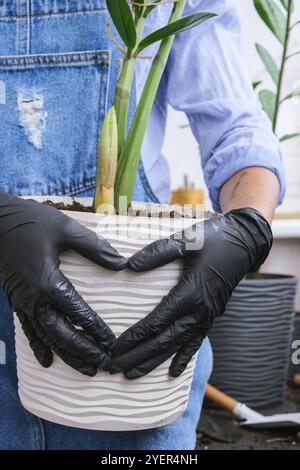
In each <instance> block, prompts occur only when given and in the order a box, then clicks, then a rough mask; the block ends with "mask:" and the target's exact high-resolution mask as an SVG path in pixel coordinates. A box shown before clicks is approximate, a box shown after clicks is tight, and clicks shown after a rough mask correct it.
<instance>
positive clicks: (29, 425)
mask: <svg viewBox="0 0 300 470" xmlns="http://www.w3.org/2000/svg"><path fill="white" fill-rule="evenodd" d="M106 23H107V11H106V9H105V1H104V0H81V1H75V0H68V1H67V0H53V1H48V0H31V1H29V0H17V1H14V2H12V1H8V0H6V1H5V0H4V1H2V2H1V4H0V123H1V125H0V164H1V172H0V188H1V189H2V190H4V191H7V192H10V193H12V194H16V195H20V196H21V195H29V194H30V195H43V194H47V195H80V196H92V194H93V189H94V185H95V166H96V159H97V147H98V137H99V129H100V128H101V123H102V121H103V118H104V115H105V111H106V109H107V107H108V106H109V104H110V103H111V101H112V98H113V92H114V88H115V84H116V79H117V76H118V59H119V51H118V50H117V48H116V47H114V46H113V44H112V42H111V41H110V39H109V38H108V35H107V33H106ZM133 101H134V100H133ZM132 108H133V104H132ZM134 198H135V199H136V200H144V201H151V200H155V198H154V197H152V193H151V188H150V185H149V183H148V181H147V176H146V174H145V172H144V170H143V165H142V164H141V165H140V169H139V175H138V178H137V182H136V187H135V195H134ZM0 341H1V344H2V345H3V344H5V349H6V358H4V357H2V362H6V363H5V364H1V358H0V393H1V405H0V406H1V409H0V449H26V450H27V449H37V450H39V449H56V450H60V449H91V450H93V449H96V450H125V449H146V450H147V449H149V450H150V449H156V450H160V449H178V450H179V449H192V448H194V447H195V437H196V433H195V430H196V426H197V422H198V419H199V416H200V411H201V406H202V400H203V393H204V387H205V384H206V382H207V380H208V377H209V374H210V371H211V365H212V364H211V363H212V354H211V349H210V345H209V342H208V341H206V342H205V343H204V345H203V346H202V348H201V350H200V353H199V356H198V361H197V367H196V371H195V374H194V380H193V385H192V390H191V394H190V400H189V405H188V408H187V410H186V412H185V414H184V416H183V417H182V418H180V419H179V420H177V421H176V422H175V423H173V424H171V425H168V426H164V427H161V428H158V429H153V430H147V431H142V432H141V431H138V432H126V433H121V432H119V433H118V432H97V431H87V430H80V429H74V428H69V427H64V426H60V425H56V424H53V423H50V422H47V421H44V420H41V419H39V418H37V417H35V416H33V415H31V414H30V413H28V412H27V411H26V410H25V409H24V408H23V407H22V405H21V403H20V401H19V398H18V392H17V375H16V358H15V349H14V327H13V317H12V312H11V309H10V307H9V305H8V303H7V300H6V298H5V295H4V294H3V292H2V290H1V291H0ZM2 349H3V348H2ZM2 356H3V354H2ZM4 359H5V361H4Z"/></svg>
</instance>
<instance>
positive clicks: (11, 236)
mask: <svg viewBox="0 0 300 470" xmlns="http://www.w3.org/2000/svg"><path fill="white" fill-rule="evenodd" d="M65 248H70V249H72V250H75V251H76V252H77V253H79V254H80V255H82V256H85V257H86V258H88V259H89V260H91V261H93V262H94V263H97V264H98V265H100V266H103V267H105V268H109V269H112V270H121V269H123V268H125V267H126V263H127V260H126V259H125V258H123V257H122V256H120V255H119V254H118V253H117V251H116V250H115V249H114V248H112V246H111V245H110V244H109V243H108V242H107V241H105V240H104V239H103V238H100V237H98V236H97V235H96V234H95V233H94V232H92V231H90V230H88V229H87V228H85V227H84V226H82V225H81V224H79V223H77V222H76V221H74V220H73V219H71V218H69V217H67V216H65V215H63V214H62V213H61V212H60V211H58V210H57V209H55V208H53V207H49V206H46V205H43V204H40V203H38V202H35V201H32V200H27V201H25V200H23V199H20V198H17V197H13V196H10V195H8V194H6V193H0V278H1V280H2V281H3V282H4V289H5V292H6V294H7V296H8V299H9V301H10V304H11V306H12V307H13V309H14V310H15V312H16V313H17V315H18V318H19V320H20V322H21V324H22V328H23V331H24V333H25V335H26V336H27V338H28V340H29V342H30V346H31V348H32V350H33V352H34V354H35V357H36V358H37V360H38V361H39V363H40V364H41V365H42V366H44V367H49V366H50V365H51V363H52V351H53V352H55V353H56V354H57V355H58V356H59V357H60V358H61V359H63V361H64V362H65V363H67V364H69V365H70V366H71V367H73V368H74V369H76V370H78V371H79V372H81V373H83V374H85V375H89V376H93V375H95V374H96V372H97V368H100V369H103V370H108V369H109V368H110V365H111V354H110V353H109V351H110V350H111V349H112V346H113V345H114V343H115V336H114V334H113V333H112V331H111V330H110V328H109V327H108V326H107V325H106V324H105V323H104V321H103V320H101V318H100V317H99V316H98V315H97V314H96V313H95V312H94V311H93V310H92V309H91V308H90V307H89V306H88V305H87V304H86V303H85V302H84V300H83V299H82V297H81V296H80V295H79V294H78V293H77V292H76V290H75V289H74V287H73V286H72V284H71V283H70V281H69V280H68V279H67V278H66V277H65V276H64V275H63V274H62V272H61V271H60V270H59V259H58V255H59V253H60V252H61V251H62V250H63V249H65ZM73 325H77V326H80V327H81V328H82V329H83V331H78V330H76V329H75V327H74V326H73ZM96 343H97V345H96Z"/></svg>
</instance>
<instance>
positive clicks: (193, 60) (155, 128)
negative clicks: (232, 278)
mask: <svg viewBox="0 0 300 470" xmlns="http://www.w3.org/2000/svg"><path fill="white" fill-rule="evenodd" d="M170 8H171V5H167V6H166V5H161V6H160V7H157V8H156V9H155V10H153V12H152V13H151V17H150V18H151V20H150V21H148V24H147V27H146V31H145V34H149V33H150V32H151V31H153V30H154V29H157V28H158V27H161V26H164V25H165V24H166V22H167V19H168V16H169V14H170ZM203 11H210V12H214V13H217V14H218V16H217V17H216V18H213V19H210V20H208V21H207V22H206V23H204V24H202V25H200V26H198V27H196V28H194V29H192V30H189V31H186V32H184V33H181V34H179V35H178V36H177V37H176V39H175V42H174V46H173V49H172V52H171V56H170V59H169V62H168V65H167V69H166V71H165V74H164V77H163V79H162V82H161V85H160V88H159V92H158V96H157V99H156V102H155V105H154V108H153V112H152V116H151V120H150V123H149V126H148V130H147V135H146V138H145V142H144V145H143V150H142V160H143V166H144V169H145V174H146V175H147V179H148V182H149V185H150V187H151V189H152V191H153V193H154V195H155V196H156V198H157V200H159V201H161V202H167V201H168V200H169V197H170V174H169V169H168V164H167V162H166V160H165V158H164V157H163V156H162V155H161V149H162V145H163V141H164V135H165V125H166V119H167V105H168V104H170V105H171V106H172V107H173V108H175V109H177V110H180V111H183V112H185V113H186V115H187V117H188V120H189V123H190V126H191V129H192V131H193V134H194V136H195V138H196V139H197V141H198V143H199V147H200V153H201V160H202V168H203V172H204V178H205V181H206V184H207V186H208V189H209V194H210V198H211V201H212V204H213V207H214V209H215V210H216V211H220V210H221V208H220V204H219V191H220V188H221V187H222V186H223V184H224V183H225V182H226V181H227V180H228V179H229V178H231V177H232V176H233V175H234V174H235V173H236V172H238V171H239V170H242V169H243V168H247V167H253V166H257V167H264V168H267V169H269V170H271V171H273V172H274V173H275V174H276V175H277V177H278V179H279V182H280V186H281V191H280V200H279V203H281V202H282V200H283V198H284V194H285V190H286V181H285V172H284V168H283V163H282V158H281V154H280V149H279V142H278V139H277V138H276V137H275V136H274V134H273V133H272V129H271V125H270V122H269V119H268V117H267V116H266V114H265V113H264V112H263V111H262V110H261V108H260V106H259V105H258V103H257V99H256V97H255V94H254V91H253V88H252V84H251V81H250V78H249V75H248V72H247V67H246V63H245V54H244V51H243V46H242V36H241V28H240V21H239V17H238V14H237V11H236V8H235V6H234V3H233V2H232V1H231V0H188V2H187V7H186V11H185V14H186V15H189V14H192V13H196V12H203ZM155 52H156V47H151V48H148V50H145V51H144V54H147V55H150V56H154V54H155ZM150 66H151V61H150V60H147V59H140V60H139V61H138V68H137V95H138V96H139V95H140V92H141V90H142V87H143V84H144V83H145V80H146V77H147V74H148V71H149V67H150ZM185 157H186V156H184V155H181V156H180V158H185Z"/></svg>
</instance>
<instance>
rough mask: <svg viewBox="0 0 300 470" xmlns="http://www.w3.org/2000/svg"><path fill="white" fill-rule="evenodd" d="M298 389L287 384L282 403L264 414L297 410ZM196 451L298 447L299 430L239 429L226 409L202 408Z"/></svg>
mask: <svg viewBox="0 0 300 470" xmlns="http://www.w3.org/2000/svg"><path fill="white" fill-rule="evenodd" d="M299 410H300V388H299V387H298V388H296V387H289V388H288V391H287V397H286V400H285V403H284V405H283V406H282V407H280V408H278V407H277V408H273V409H268V410H265V411H264V413H265V414H266V415H268V414H275V413H296V412H299ZM197 449H199V450H300V429H296V428H278V429H272V430H254V429H247V428H242V427H240V426H239V424H238V422H237V421H236V420H235V419H234V418H233V417H232V416H231V415H230V414H228V413H227V412H226V411H223V410H221V409H218V410H212V409H207V408H204V410H203V413H202V417H201V420H200V423H199V426H198V440H197Z"/></svg>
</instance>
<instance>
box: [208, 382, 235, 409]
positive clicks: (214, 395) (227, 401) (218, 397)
mask: <svg viewBox="0 0 300 470" xmlns="http://www.w3.org/2000/svg"><path fill="white" fill-rule="evenodd" d="M205 396H206V398H207V399H208V400H210V401H213V402H214V403H216V404H217V405H220V406H222V408H225V410H228V411H230V412H231V413H234V410H235V409H236V406H237V405H238V402H237V401H236V400H234V399H233V398H231V397H229V396H228V395H225V393H223V392H220V390H218V389H216V388H215V387H213V386H212V385H209V384H207V385H206V389H205Z"/></svg>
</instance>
